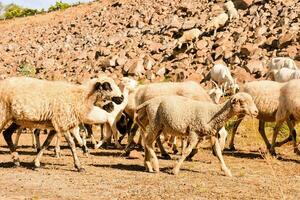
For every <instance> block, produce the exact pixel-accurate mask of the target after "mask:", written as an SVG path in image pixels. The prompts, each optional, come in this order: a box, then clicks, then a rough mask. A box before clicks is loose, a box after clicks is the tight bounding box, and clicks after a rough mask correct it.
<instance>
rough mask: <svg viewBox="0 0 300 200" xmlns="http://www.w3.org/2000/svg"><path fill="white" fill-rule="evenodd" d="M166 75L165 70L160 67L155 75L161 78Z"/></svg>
mask: <svg viewBox="0 0 300 200" xmlns="http://www.w3.org/2000/svg"><path fill="white" fill-rule="evenodd" d="M165 73H166V68H165V67H161V68H160V69H159V70H158V71H157V72H156V75H158V76H160V77H163V76H164V75H165Z"/></svg>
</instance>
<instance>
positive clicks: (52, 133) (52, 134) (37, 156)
mask: <svg viewBox="0 0 300 200" xmlns="http://www.w3.org/2000/svg"><path fill="white" fill-rule="evenodd" d="M55 135H56V131H55V130H51V131H50V133H49V134H48V136H47V138H46V140H45V142H44V144H43V146H42V147H41V150H40V151H39V152H38V154H37V155H36V157H35V159H34V166H35V167H36V168H39V167H40V166H41V163H40V159H41V157H42V156H43V153H44V151H45V150H46V149H47V148H48V146H49V145H50V143H51V141H52V139H53V137H54V136H55Z"/></svg>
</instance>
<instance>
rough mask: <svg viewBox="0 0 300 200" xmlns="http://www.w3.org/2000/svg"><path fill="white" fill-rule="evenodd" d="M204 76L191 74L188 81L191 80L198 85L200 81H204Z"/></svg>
mask: <svg viewBox="0 0 300 200" xmlns="http://www.w3.org/2000/svg"><path fill="white" fill-rule="evenodd" d="M203 78H204V77H203V75H201V74H199V73H191V74H190V75H189V76H188V78H187V80H191V81H195V82H197V83H200V81H201V80H202V79H203Z"/></svg>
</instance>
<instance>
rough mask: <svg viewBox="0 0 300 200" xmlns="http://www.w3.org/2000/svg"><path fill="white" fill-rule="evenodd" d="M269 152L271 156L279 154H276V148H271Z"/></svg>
mask: <svg viewBox="0 0 300 200" xmlns="http://www.w3.org/2000/svg"><path fill="white" fill-rule="evenodd" d="M269 152H270V154H271V156H274V157H276V156H277V154H276V152H275V150H274V149H270V150H269Z"/></svg>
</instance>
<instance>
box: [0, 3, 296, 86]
mask: <svg viewBox="0 0 300 200" xmlns="http://www.w3.org/2000/svg"><path fill="white" fill-rule="evenodd" d="M233 2H234V4H235V7H236V8H237V11H238V15H239V16H238V17H235V18H233V19H231V20H227V21H226V23H225V24H224V25H220V27H219V28H218V29H217V32H216V35H214V26H213V25H212V20H213V18H214V17H216V16H218V15H219V14H221V13H224V12H225V13H228V10H227V9H226V8H225V6H224V3H225V0H215V1H210V0H186V1H184V0H182V1H180V0H173V1H169V0H153V1H144V0H118V1H114V0H112V1H108V0H105V1H100V2H95V3H91V4H88V5H81V6H78V7H74V8H70V9H67V10H65V11H59V12H54V13H49V14H45V15H37V16H33V17H26V18H21V19H14V20H7V21H1V22H0V32H1V37H0V74H1V76H4V77H7V76H15V75H30V76H35V77H40V78H43V79H50V80H52V79H54V80H57V79H66V80H70V81H74V82H81V81H82V80H84V79H86V78H89V77H94V76H97V74H100V73H103V72H104V73H106V74H110V75H111V76H113V77H114V78H116V79H118V78H119V77H121V76H124V75H132V76H135V77H136V78H139V79H141V80H143V81H164V80H174V81H180V80H182V79H194V80H201V79H202V78H203V77H204V76H205V75H206V74H207V73H208V71H209V69H210V68H211V67H212V66H213V63H216V62H225V63H226V64H227V65H228V66H229V67H230V68H231V69H232V72H233V74H234V75H235V76H236V77H237V78H238V81H239V82H242V81H248V80H252V79H254V78H261V77H262V75H263V74H264V72H265V63H266V62H267V61H268V60H269V59H270V58H271V57H275V56H289V57H291V58H293V59H295V60H296V62H297V64H298V66H299V67H300V65H299V64H300V62H299V61H300V31H299V29H300V2H299V1H297V0H273V1H271V0H233ZM191 29H193V31H194V32H195V33H196V35H192V36H189V35H188V33H189V32H187V31H188V30H191ZM183 36H184V37H186V38H185V40H182V39H183ZM178 39H179V40H178ZM178 41H183V42H182V45H181V44H180V43H179V42H178Z"/></svg>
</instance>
